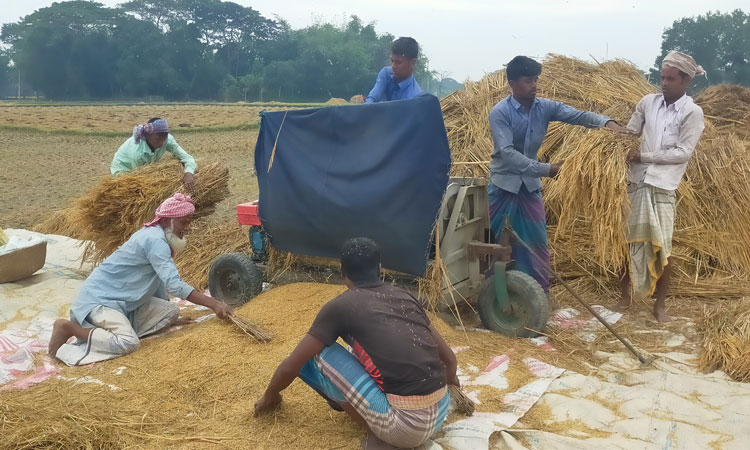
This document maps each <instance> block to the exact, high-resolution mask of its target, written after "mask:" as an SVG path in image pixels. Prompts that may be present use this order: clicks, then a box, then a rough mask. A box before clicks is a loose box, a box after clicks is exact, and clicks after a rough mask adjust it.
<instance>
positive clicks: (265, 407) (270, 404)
mask: <svg viewBox="0 0 750 450" xmlns="http://www.w3.org/2000/svg"><path fill="white" fill-rule="evenodd" d="M281 400H282V397H281V394H278V393H277V394H276V395H273V396H269V395H268V393H266V394H265V395H263V397H261V398H260V399H259V400H258V401H257V402H255V414H254V415H255V417H258V416H262V415H263V414H267V413H269V412H271V411H273V410H274V409H276V407H277V406H279V405H280V404H281Z"/></svg>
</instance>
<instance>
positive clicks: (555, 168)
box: [549, 163, 562, 178]
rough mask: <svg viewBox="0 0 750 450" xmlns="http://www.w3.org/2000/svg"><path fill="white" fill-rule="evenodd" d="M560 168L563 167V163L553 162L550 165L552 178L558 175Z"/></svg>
mask: <svg viewBox="0 0 750 450" xmlns="http://www.w3.org/2000/svg"><path fill="white" fill-rule="evenodd" d="M560 168H562V163H560V164H551V165H550V166H549V176H550V178H555V177H557V174H558V173H560Z"/></svg>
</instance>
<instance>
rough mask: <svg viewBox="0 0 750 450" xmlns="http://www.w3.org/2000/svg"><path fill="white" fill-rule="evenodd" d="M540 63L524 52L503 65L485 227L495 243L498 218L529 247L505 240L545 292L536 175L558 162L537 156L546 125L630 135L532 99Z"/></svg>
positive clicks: (493, 114)
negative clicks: (503, 91)
mask: <svg viewBox="0 0 750 450" xmlns="http://www.w3.org/2000/svg"><path fill="white" fill-rule="evenodd" d="M541 73H542V65H541V64H539V63H538V62H536V61H534V60H533V59H531V58H528V57H526V56H516V57H515V58H513V59H512V60H511V61H510V62H509V63H508V66H507V67H506V74H507V78H508V84H509V85H510V88H511V91H512V94H511V95H509V96H508V97H506V98H504V99H503V100H501V101H500V102H499V103H498V104H497V105H495V106H494V107H493V108H492V111H490V116H489V121H490V128H491V129H492V137H493V140H494V149H493V151H492V162H490V181H491V183H490V185H489V204H490V205H489V206H490V227H491V228H492V234H493V236H494V237H495V239H496V242H500V235H501V232H502V229H503V222H504V217H505V216H508V217H509V219H510V225H511V227H512V228H513V230H514V231H515V232H516V233H517V234H518V235H519V237H520V238H521V239H523V240H524V242H525V243H526V244H528V246H529V247H530V248H531V249H532V252H529V251H528V250H526V248H525V247H523V245H521V244H520V243H518V242H516V241H515V239H511V242H512V249H511V251H512V255H513V256H512V258H513V260H515V261H516V268H517V269H518V270H520V271H522V272H524V273H526V274H528V275H531V276H532V277H534V279H535V280H536V281H537V282H538V283H539V284H540V285H541V286H542V289H544V292H545V293H546V294H547V295H549V284H550V283H549V278H550V259H549V248H548V245H547V221H546V217H545V213H544V201H543V200H542V181H541V179H540V178H541V177H553V178H554V177H555V176H557V173H558V172H559V171H560V166H561V164H562V163H557V164H550V163H542V162H539V161H538V160H537V153H538V152H539V147H541V145H542V141H543V139H544V135H545V133H546V132H547V126H548V125H549V123H550V122H551V121H560V122H565V123H569V124H572V125H582V126H584V127H587V128H601V127H606V128H609V129H611V130H614V131H617V132H621V133H628V134H632V131H630V130H628V129H626V128H624V127H622V126H620V124H618V123H617V122H615V121H614V120H612V119H610V118H609V117H607V116H602V115H599V114H595V113H592V112H584V111H579V110H577V109H575V108H573V107H571V106H568V105H566V104H564V103H561V102H556V101H552V100H548V99H546V98H537V96H536V86H537V81H538V80H539V75H540V74H541Z"/></svg>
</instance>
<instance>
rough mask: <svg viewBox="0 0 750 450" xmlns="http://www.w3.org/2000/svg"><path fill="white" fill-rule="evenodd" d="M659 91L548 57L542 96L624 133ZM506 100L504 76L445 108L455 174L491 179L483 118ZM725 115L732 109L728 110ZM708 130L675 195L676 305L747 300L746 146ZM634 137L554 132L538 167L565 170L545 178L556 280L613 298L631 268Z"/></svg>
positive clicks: (623, 69) (625, 67) (471, 88)
mask: <svg viewBox="0 0 750 450" xmlns="http://www.w3.org/2000/svg"><path fill="white" fill-rule="evenodd" d="M652 92H655V87H654V86H652V85H650V84H649V83H648V82H647V81H646V80H645V78H644V77H643V76H642V74H641V72H640V71H639V70H638V69H636V68H635V67H634V66H633V65H631V64H630V63H628V62H626V61H620V60H616V61H608V62H605V63H602V64H589V63H586V62H583V61H580V60H577V59H574V58H568V57H564V56H559V55H550V56H549V57H547V59H546V60H545V61H544V63H543V71H542V75H541V77H540V81H539V95H540V96H541V97H546V98H550V99H552V100H556V101H562V102H564V103H567V104H569V105H571V106H574V107H576V108H578V109H582V110H590V111H595V112H598V113H601V114H605V115H607V116H609V117H612V118H613V119H615V120H617V121H618V122H620V123H621V124H626V123H627V122H628V120H629V119H630V116H631V114H632V112H633V111H634V110H635V105H636V104H637V102H638V101H639V100H640V99H641V98H642V97H643V96H644V95H646V94H648V93H652ZM508 94H509V89H508V87H507V80H506V78H505V73H504V71H498V72H495V73H492V74H489V75H487V76H486V77H484V78H483V79H482V80H480V81H478V82H475V83H467V84H466V87H465V89H464V90H463V91H457V92H455V93H453V94H451V95H449V96H448V97H446V98H445V99H443V101H442V102H441V105H442V109H443V115H444V117H445V123H446V129H447V132H448V137H449V140H450V145H451V152H452V154H453V159H454V166H453V174H454V175H463V174H467V173H469V174H472V173H473V174H475V175H482V176H486V175H487V174H488V170H489V160H490V159H491V154H492V148H493V144H492V134H491V131H490V128H489V123H488V120H487V117H488V115H489V112H490V110H491V109H492V107H493V106H494V105H495V104H496V103H497V102H498V101H500V100H501V99H503V98H504V97H506V96H507V95H508ZM724 109H728V108H724ZM707 122H708V123H707V126H706V130H705V132H704V134H703V136H702V138H701V141H700V142H699V144H698V147H697V149H696V151H695V153H694V155H693V158H692V159H691V162H690V164H689V166H688V170H687V173H686V175H685V177H684V179H683V182H682V184H681V185H680V188H679V190H678V207H677V217H676V227H675V238H674V248H673V255H674V259H673V260H674V262H675V274H674V276H673V282H672V293H673V294H674V295H678V296H705V297H717V296H718V297H737V296H743V295H750V248H748V246H747V245H746V244H745V243H746V242H750V224H748V221H747V220H746V219H745V215H746V212H747V211H748V210H750V181H748V180H750V177H748V175H750V146H748V145H747V142H744V141H742V140H740V138H738V137H737V136H734V135H731V134H727V133H725V129H724V128H722V127H721V126H718V127H717V126H714V124H713V123H712V121H711V119H709V120H707ZM637 145H638V140H637V139H634V138H632V137H628V136H623V135H618V134H615V133H612V132H609V131H608V130H587V129H584V128H582V127H575V126H571V125H566V124H561V123H555V122H553V123H551V124H550V126H549V129H548V131H547V136H546V138H545V142H544V144H543V145H542V147H541V149H540V153H539V155H540V159H541V160H544V161H551V162H564V165H563V170H562V171H561V172H560V175H559V176H558V178H557V180H550V179H544V180H543V183H544V197H545V203H546V207H547V219H548V220H547V222H548V225H549V229H548V235H549V239H550V247H551V252H552V255H553V264H554V268H555V270H556V271H557V272H559V273H560V274H561V275H562V276H564V277H566V278H577V277H586V278H589V279H591V283H592V284H595V285H597V286H598V288H599V289H602V288H607V289H611V287H612V286H614V285H615V284H616V274H617V273H618V271H619V269H620V268H621V267H623V266H624V265H625V264H626V262H627V258H628V255H627V246H626V244H625V234H624V224H625V217H626V215H625V214H626V212H627V211H628V208H629V204H628V200H627V190H626V175H627V163H626V159H625V157H626V154H627V152H628V151H629V150H630V149H632V148H633V147H636V146H637Z"/></svg>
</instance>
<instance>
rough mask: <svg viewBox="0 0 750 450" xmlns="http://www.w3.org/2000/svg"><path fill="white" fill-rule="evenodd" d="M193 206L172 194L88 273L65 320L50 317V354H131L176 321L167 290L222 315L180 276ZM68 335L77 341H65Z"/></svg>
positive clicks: (76, 360)
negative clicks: (177, 263) (180, 257)
mask: <svg viewBox="0 0 750 450" xmlns="http://www.w3.org/2000/svg"><path fill="white" fill-rule="evenodd" d="M194 211H195V206H194V205H193V201H192V200H191V199H190V197H188V196H186V195H183V194H180V193H176V194H174V195H173V196H172V197H170V198H168V199H166V200H164V202H162V204H161V205H159V208H158V209H157V210H156V216H155V217H154V219H153V220H152V221H150V222H148V223H146V224H145V226H144V227H143V228H141V229H140V230H138V231H137V232H135V233H134V234H133V235H132V236H131V237H130V239H128V241H127V242H125V244H123V245H122V246H121V247H120V248H118V249H117V250H116V251H115V252H114V253H112V254H111V255H110V256H109V257H108V258H107V259H105V260H104V262H102V264H101V265H99V267H97V268H96V269H94V271H93V272H92V273H91V275H89V277H88V278H87V279H86V281H85V282H84V283H83V286H82V287H81V291H80V292H79V294H78V297H77V298H76V300H75V301H74V302H73V306H72V307H71V308H70V320H65V319H58V320H56V321H55V324H54V327H53V330H52V337H51V338H50V342H49V354H50V356H52V357H57V358H58V359H60V360H61V361H63V362H64V363H66V364H68V365H69V366H75V365H82V364H90V363H93V362H98V361H105V360H108V359H112V358H116V357H118V356H123V355H126V354H128V353H132V352H134V351H136V350H138V348H139V347H140V338H142V337H144V336H147V335H149V334H153V333H156V332H157V331H159V330H161V329H163V328H165V327H167V326H169V325H171V324H173V323H175V322H176V321H177V319H178V316H179V307H178V306H177V305H176V304H175V303H171V302H170V301H169V296H168V295H167V292H169V293H170V294H172V295H174V296H177V297H179V298H184V299H186V300H188V301H190V302H192V303H195V304H197V305H203V306H207V307H209V308H211V309H213V310H214V312H215V313H216V315H217V316H219V317H220V318H222V319H226V318H227V317H228V316H230V315H232V314H233V311H232V308H231V307H229V306H228V305H227V304H226V303H223V302H221V301H218V300H216V299H214V298H212V297H209V296H207V295H204V294H202V293H200V292H198V290H196V289H193V288H192V287H191V286H190V285H188V284H187V283H185V282H184V281H182V279H180V275H179V273H178V272H177V267H176V266H175V263H174V260H173V257H174V256H175V255H177V254H178V253H180V252H181V251H182V250H184V249H185V246H186V244H187V241H186V238H185V233H187V232H188V231H189V230H190V221H191V215H192V214H193V212H194ZM71 337H76V338H77V340H76V341H75V342H74V343H72V344H67V343H66V342H67V341H68V339H70V338H71Z"/></svg>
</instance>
